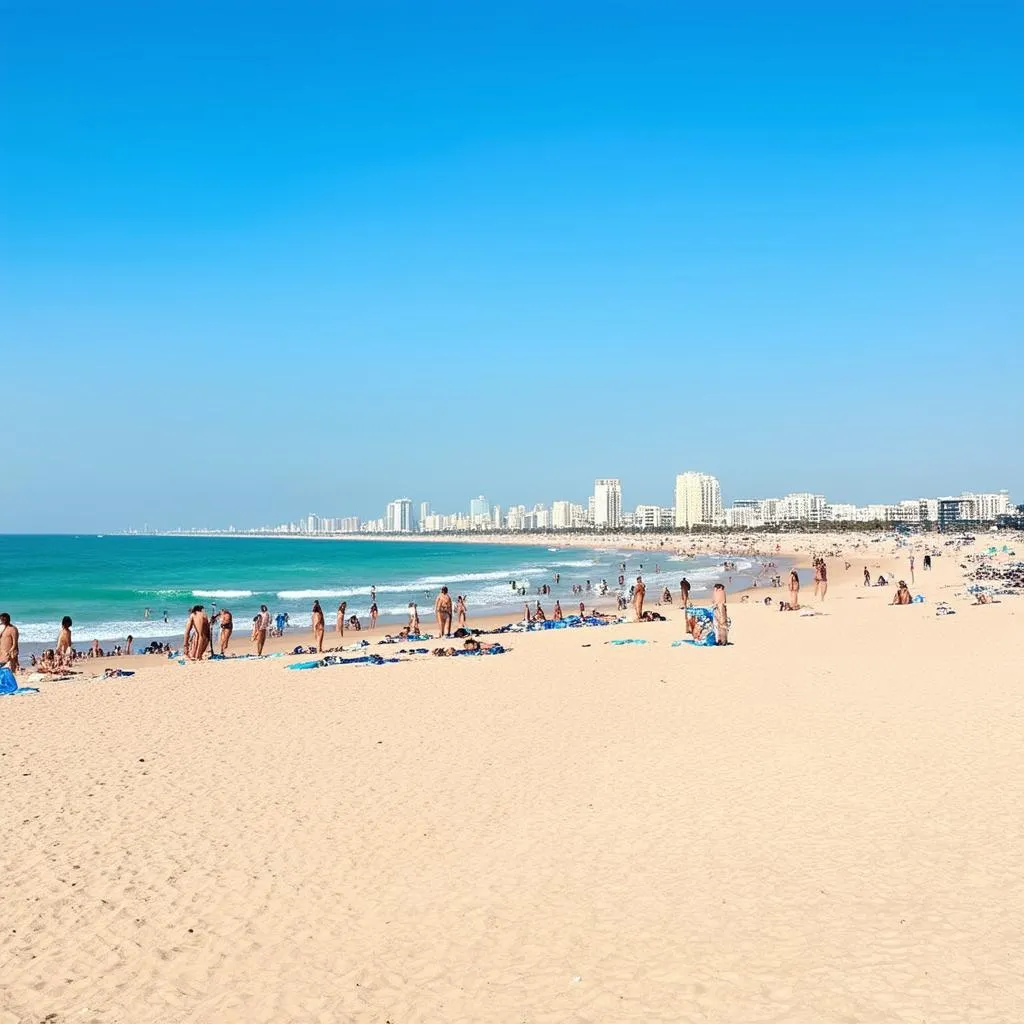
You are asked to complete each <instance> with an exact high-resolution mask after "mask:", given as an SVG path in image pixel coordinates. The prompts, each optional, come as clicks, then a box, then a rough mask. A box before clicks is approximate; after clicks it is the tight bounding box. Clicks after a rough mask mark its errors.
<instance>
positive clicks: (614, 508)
mask: <svg viewBox="0 0 1024 1024" xmlns="http://www.w3.org/2000/svg"><path fill="white" fill-rule="evenodd" d="M592 521H593V524H594V526H595V527H596V528H597V529H599V530H615V529H618V527H619V526H621V525H622V485H621V484H620V483H619V481H618V480H595V481H594V512H593V519H592Z"/></svg>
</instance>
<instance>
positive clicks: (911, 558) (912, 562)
mask: <svg viewBox="0 0 1024 1024" xmlns="http://www.w3.org/2000/svg"><path fill="white" fill-rule="evenodd" d="M910 582H911V583H913V582H914V556H913V555H911V556H910Z"/></svg>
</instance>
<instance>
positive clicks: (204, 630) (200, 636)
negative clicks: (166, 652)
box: [182, 604, 211, 661]
mask: <svg viewBox="0 0 1024 1024" xmlns="http://www.w3.org/2000/svg"><path fill="white" fill-rule="evenodd" d="M210 634H211V631H210V620H209V618H208V617H207V615H206V612H205V611H204V610H203V606H202V605H201V604H197V605H193V607H192V610H191V611H190V612H189V613H188V621H187V622H186V623H185V637H184V640H183V641H182V648H183V650H184V651H185V657H186V658H187V659H188V660H189V661H202V660H203V655H204V654H205V653H206V649H207V647H209V646H210Z"/></svg>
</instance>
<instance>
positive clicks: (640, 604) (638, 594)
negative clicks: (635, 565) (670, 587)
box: [633, 576, 647, 622]
mask: <svg viewBox="0 0 1024 1024" xmlns="http://www.w3.org/2000/svg"><path fill="white" fill-rule="evenodd" d="M646 593H647V587H646V586H645V585H644V581H643V577H641V576H637V578H636V586H635V587H634V588H633V614H634V615H635V616H636V621H637V622H639V621H640V620H641V619H642V618H643V614H644V594H646Z"/></svg>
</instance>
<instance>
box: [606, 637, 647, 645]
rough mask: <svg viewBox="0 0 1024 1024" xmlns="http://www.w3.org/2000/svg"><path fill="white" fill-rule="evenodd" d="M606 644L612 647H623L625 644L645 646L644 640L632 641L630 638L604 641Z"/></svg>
mask: <svg viewBox="0 0 1024 1024" xmlns="http://www.w3.org/2000/svg"><path fill="white" fill-rule="evenodd" d="M605 643H606V644H611V645H612V646H613V647H625V646H626V645H627V644H645V643H647V641H646V640H634V639H632V638H629V639H626V640H606V641H605Z"/></svg>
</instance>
